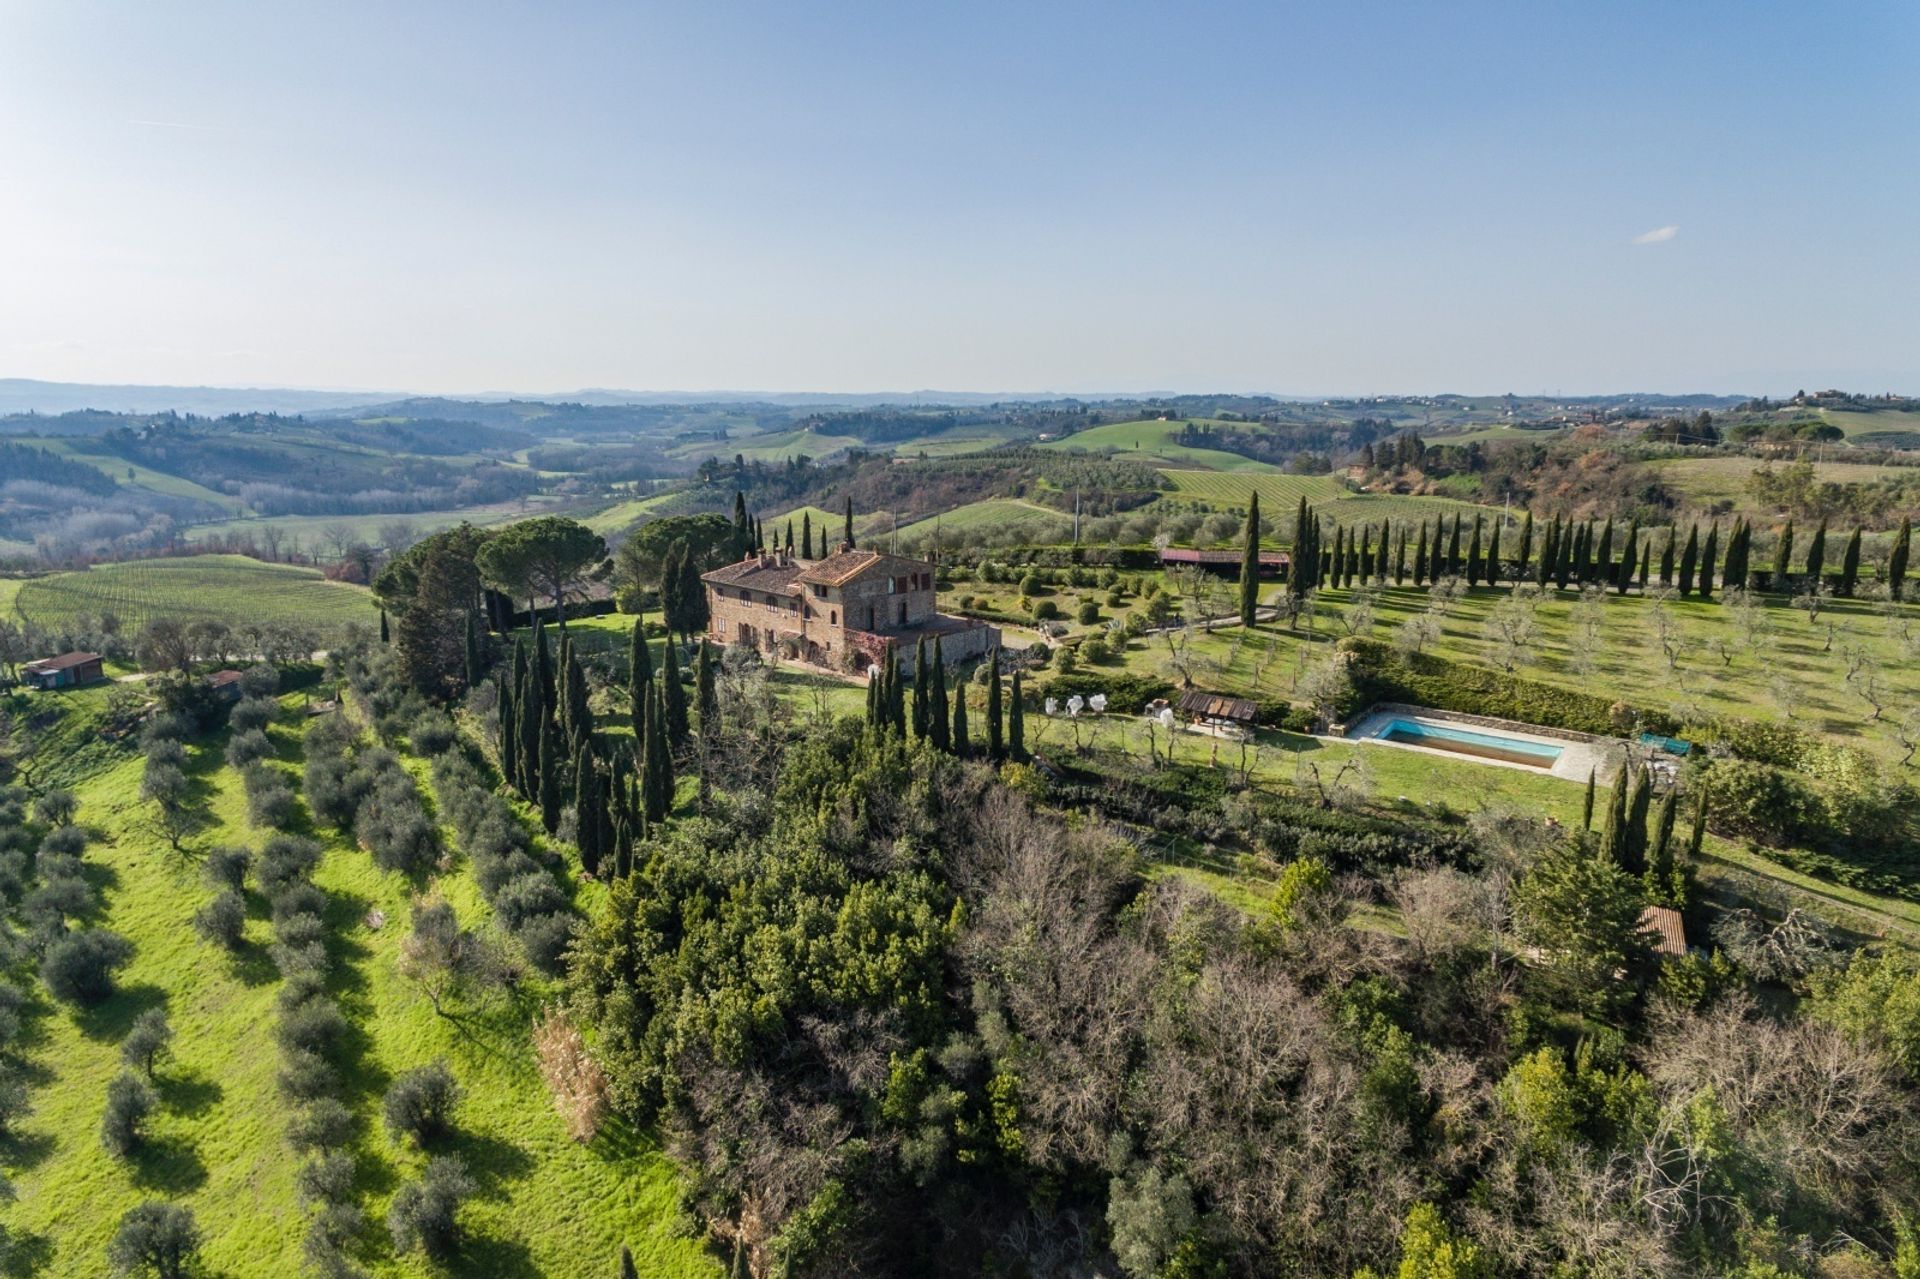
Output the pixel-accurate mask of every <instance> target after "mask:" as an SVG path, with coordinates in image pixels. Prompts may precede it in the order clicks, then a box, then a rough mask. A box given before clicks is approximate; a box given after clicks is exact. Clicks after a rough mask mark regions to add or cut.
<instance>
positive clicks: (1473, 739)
mask: <svg viewBox="0 0 1920 1279" xmlns="http://www.w3.org/2000/svg"><path fill="white" fill-rule="evenodd" d="M1375 736H1377V737H1378V738H1379V739H1380V740H1381V741H1384V742H1400V743H1402V744H1404V745H1407V746H1425V747H1426V748H1427V749H1429V750H1437V751H1452V752H1453V753H1455V754H1456V755H1472V756H1475V757H1476V758H1479V759H1497V760H1500V761H1501V762H1502V763H1507V764H1525V765H1528V766H1529V767H1532V768H1552V767H1553V765H1554V762H1555V761H1556V760H1558V759H1559V758H1560V753H1561V751H1562V750H1563V749H1564V748H1563V747H1559V746H1549V745H1547V744H1546V743H1545V742H1529V741H1526V740H1524V739H1522V738H1518V737H1503V736H1501V735H1500V734H1498V733H1487V732H1478V731H1475V730H1473V729H1467V728H1452V727H1450V726H1448V725H1445V724H1422V723H1418V722H1417V721H1414V720H1410V719H1396V720H1393V721H1391V722H1390V723H1388V725H1387V726H1386V727H1385V728H1383V729H1381V730H1380V731H1379V732H1378V733H1377V734H1375Z"/></svg>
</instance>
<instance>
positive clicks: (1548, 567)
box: [1533, 515, 1560, 590]
mask: <svg viewBox="0 0 1920 1279" xmlns="http://www.w3.org/2000/svg"><path fill="white" fill-rule="evenodd" d="M1559 534H1560V517H1559V516H1557V515H1556V516H1554V517H1553V518H1552V519H1550V520H1548V521H1547V531H1546V532H1545V533H1544V534H1542V535H1541V537H1540V558H1539V559H1537V560H1535V561H1534V564H1533V584H1534V585H1535V586H1537V587H1539V588H1540V589H1541V590H1545V589H1546V588H1547V582H1548V580H1549V579H1550V578H1552V576H1553V560H1554V555H1555V554H1556V553H1557V552H1558V551H1559V549H1560V536H1559Z"/></svg>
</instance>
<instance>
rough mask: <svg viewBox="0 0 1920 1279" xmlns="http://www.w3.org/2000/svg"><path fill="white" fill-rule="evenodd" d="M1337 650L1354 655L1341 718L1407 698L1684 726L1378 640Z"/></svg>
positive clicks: (1584, 719) (1555, 724)
mask: <svg viewBox="0 0 1920 1279" xmlns="http://www.w3.org/2000/svg"><path fill="white" fill-rule="evenodd" d="M1338 648H1339V651H1340V652H1342V653H1346V654H1350V655H1351V658H1350V662H1349V665H1348V674H1349V676H1350V677H1351V679H1352V682H1353V692H1352V694H1351V696H1350V697H1349V698H1348V701H1347V704H1346V705H1344V706H1341V707H1340V708H1339V713H1340V715H1341V716H1342V718H1346V717H1350V716H1352V715H1355V714H1357V713H1358V712H1360V711H1361V710H1364V709H1365V708H1366V707H1368V706H1371V705H1372V704H1373V703H1375V702H1406V703H1408V704H1410V705H1414V706H1430V707H1433V708H1434V709H1435V710H1443V711H1456V712H1459V713H1461V714H1466V715H1486V716H1489V717H1492V718H1495V719H1511V720H1517V721H1519V722H1521V723H1526V724H1544V725H1547V726H1549V727H1552V728H1563V729H1567V730H1569V731H1572V732H1576V733H1593V734H1596V735H1601V736H1609V735H1618V734H1621V733H1625V732H1630V731H1634V730H1636V729H1637V730H1640V731H1645V732H1653V733H1674V732H1677V731H1679V728H1680V721H1678V720H1677V719H1675V718H1674V717H1673V716H1671V715H1669V714H1667V713H1666V712H1664V711H1657V710H1650V709H1647V708H1644V707H1636V706H1631V705H1628V704H1626V703H1624V702H1617V701H1611V700H1609V699H1607V698H1605V697H1600V696H1597V695H1595V694H1593V693H1580V692H1575V691H1574V690H1572V689H1566V688H1556V687H1554V686H1553V685H1551V684H1538V683H1535V682H1533V681H1531V680H1524V679H1516V678H1514V677H1513V676H1511V675H1507V674H1503V673H1501V672H1499V671H1494V670H1489V669H1487V668H1484V667H1479V666H1474V665H1471V664H1470V663H1466V662H1455V661H1449V660H1448V659H1446V658H1444V657H1437V656H1435V655H1433V654H1431V653H1399V652H1396V651H1394V649H1393V648H1392V647H1391V646H1390V645H1387V644H1384V643H1381V642H1380V641H1378V640H1369V639H1361V638H1358V637H1352V638H1348V639H1343V640H1341V641H1340V643H1339V645H1338Z"/></svg>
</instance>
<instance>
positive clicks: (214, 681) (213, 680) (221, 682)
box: [207, 671, 240, 688]
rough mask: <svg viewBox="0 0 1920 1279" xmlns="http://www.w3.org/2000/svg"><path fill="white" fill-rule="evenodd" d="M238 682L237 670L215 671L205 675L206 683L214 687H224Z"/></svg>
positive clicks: (238, 674) (238, 673)
mask: <svg viewBox="0 0 1920 1279" xmlns="http://www.w3.org/2000/svg"><path fill="white" fill-rule="evenodd" d="M239 682H240V672H239V671H215V672H214V673H213V674H211V675H209V676H207V683H208V684H209V685H211V686H212V687H214V688H225V687H226V686H227V685H229V684H238V683H239Z"/></svg>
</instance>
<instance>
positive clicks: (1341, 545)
mask: <svg viewBox="0 0 1920 1279" xmlns="http://www.w3.org/2000/svg"><path fill="white" fill-rule="evenodd" d="M1259 512H1260V507H1259V499H1258V497H1257V496H1256V497H1255V499H1254V501H1253V503H1252V505H1251V507H1250V510H1249V514H1248V520H1247V535H1246V546H1245V551H1244V557H1243V559H1242V562H1241V567H1240V618H1241V622H1242V623H1243V624H1245V625H1251V624H1252V622H1253V611H1254V606H1253V601H1254V592H1255V590H1256V584H1257V581H1258V575H1259V551H1258V547H1259V519H1260V514H1259ZM1294 518H1295V525H1294V527H1295V529H1296V530H1297V532H1296V534H1295V538H1294V553H1293V561H1294V562H1293V564H1292V566H1291V570H1290V573H1289V582H1288V590H1289V592H1290V593H1292V594H1294V595H1302V594H1305V593H1306V592H1307V591H1309V590H1313V589H1316V588H1318V587H1321V586H1331V587H1337V588H1345V587H1348V586H1351V585H1352V584H1353V583H1354V582H1356V581H1358V582H1360V583H1362V584H1365V583H1368V582H1375V583H1378V584H1380V585H1385V584H1386V582H1387V580H1388V578H1389V577H1391V579H1392V581H1393V584H1394V585H1395V586H1402V585H1405V584H1406V582H1407V580H1408V578H1409V576H1411V578H1412V581H1413V584H1414V585H1415V586H1424V585H1426V584H1427V583H1428V582H1430V581H1439V580H1440V579H1441V578H1443V577H1448V576H1456V577H1463V578H1465V580H1466V582H1467V584H1468V585H1469V586H1475V585H1480V584H1482V583H1484V584H1486V585H1489V586H1495V585H1499V584H1500V583H1501V582H1503V581H1506V582H1520V581H1523V580H1525V579H1526V578H1528V577H1531V578H1532V579H1533V581H1534V583H1535V584H1536V585H1538V586H1542V587H1545V586H1549V585H1552V586H1555V587H1558V588H1560V589H1562V590H1564V589H1566V588H1567V587H1569V586H1585V585H1588V584H1589V583H1601V584H1604V585H1607V586H1611V587H1612V588H1613V589H1614V590H1616V591H1619V592H1622V593H1624V592H1626V591H1628V590H1629V589H1632V588H1633V587H1635V586H1637V587H1639V589H1641V590H1643V591H1644V590H1645V589H1646V588H1647V585H1648V583H1649V582H1659V583H1664V584H1668V585H1672V586H1675V587H1676V588H1677V589H1678V590H1679V591H1680V593H1681V594H1682V595H1693V594H1695V593H1696V592H1697V593H1698V594H1699V596H1700V598H1702V599H1711V598H1712V597H1713V588H1714V584H1715V579H1716V576H1717V578H1718V581H1719V584H1720V585H1721V586H1723V587H1726V586H1741V585H1745V584H1746V582H1747V580H1748V576H1749V571H1750V559H1751V553H1752V544H1753V526H1752V525H1751V524H1750V523H1749V522H1748V521H1746V520H1736V521H1735V522H1734V524H1733V527H1732V529H1731V530H1730V531H1729V533H1728V537H1727V544H1726V556H1725V560H1724V562H1723V561H1722V560H1721V553H1720V526H1719V524H1717V523H1715V524H1712V525H1710V526H1709V527H1708V529H1707V535H1706V539H1705V541H1704V542H1702V540H1701V537H1700V526H1699V525H1698V524H1697V523H1696V524H1694V525H1693V526H1692V527H1691V528H1689V529H1688V531H1687V538H1686V542H1685V544H1684V545H1681V544H1680V543H1679V540H1678V530H1677V529H1669V530H1668V531H1667V535H1666V537H1665V538H1664V539H1663V540H1662V542H1661V545H1660V548H1659V551H1658V553H1657V555H1656V552H1655V549H1654V537H1653V535H1652V534H1651V533H1648V534H1646V535H1644V536H1643V535H1642V532H1641V529H1640V526H1639V522H1638V521H1629V522H1628V524H1627V526H1626V530H1625V533H1624V534H1623V535H1622V536H1621V537H1619V538H1618V539H1617V540H1616V538H1615V529H1614V522H1613V521H1612V520H1611V519H1609V520H1607V521H1605V522H1604V523H1603V524H1601V525H1600V526H1599V527H1598V529H1597V531H1596V527H1595V525H1594V524H1593V523H1592V522H1591V521H1572V520H1568V521H1564V522H1563V521H1562V520H1561V519H1560V517H1559V516H1554V517H1553V518H1552V520H1551V521H1550V522H1549V523H1548V525H1547V527H1546V528H1545V530H1544V531H1543V533H1542V535H1541V536H1540V538H1539V545H1538V548H1537V552H1538V553H1537V554H1536V547H1535V529H1534V522H1533V515H1532V513H1531V512H1529V513H1528V514H1527V515H1526V517H1525V520H1524V521H1523V523H1522V524H1521V527H1520V545H1519V547H1518V548H1517V553H1516V554H1515V555H1514V556H1513V557H1512V558H1511V559H1508V558H1504V557H1503V556H1502V555H1501V547H1500V532H1501V525H1500V524H1499V523H1498V522H1495V523H1494V524H1493V525H1492V526H1491V529H1490V530H1489V529H1488V528H1487V526H1486V523H1485V520H1484V517H1482V516H1480V515H1475V516H1474V517H1473V524H1472V526H1471V529H1470V530H1467V529H1466V526H1465V525H1464V523H1463V520H1462V517H1461V516H1459V515H1455V516H1454V517H1453V520H1452V527H1451V529H1449V528H1448V526H1447V521H1446V520H1445V519H1443V518H1435V519H1434V520H1432V521H1431V522H1430V523H1429V522H1428V521H1425V520H1422V521H1420V522H1419V523H1418V524H1417V525H1416V526H1415V531H1414V532H1413V533H1412V534H1411V537H1412V542H1411V546H1410V545H1409V537H1410V534H1409V531H1408V529H1407V527H1406V525H1405V524H1401V525H1400V526H1398V528H1397V529H1396V528H1395V527H1394V526H1393V525H1392V523H1391V522H1390V521H1387V520H1382V521H1381V523H1380V525H1379V529H1378V540H1377V541H1376V540H1375V529H1374V526H1372V525H1365V526H1362V527H1361V528H1360V529H1359V530H1358V531H1357V532H1355V531H1354V530H1350V529H1348V528H1346V527H1345V526H1336V527H1335V528H1334V530H1333V542H1332V545H1331V546H1327V545H1326V532H1325V529H1324V528H1323V527H1322V522H1321V519H1320V517H1319V516H1318V515H1316V514H1314V512H1313V511H1312V508H1310V507H1309V506H1308V505H1307V500H1306V498H1305V497H1304V496H1303V497H1302V498H1301V499H1300V505H1299V509H1298V512H1297V513H1296V515H1295V517H1294ZM1912 536H1913V532H1912V525H1911V522H1910V521H1908V520H1902V521H1901V522H1900V529H1899V532H1898V533H1896V534H1895V536H1894V543H1893V548H1892V551H1891V553H1890V554H1889V556H1888V561H1887V575H1888V579H1889V581H1890V582H1891V583H1892V587H1893V590H1894V592H1895V595H1896V596H1899V595H1901V594H1903V593H1904V585H1905V581H1906V574H1907V563H1908V557H1909V555H1910V552H1911V546H1912ZM1826 543H1827V525H1826V521H1824V520H1822V521H1821V523H1820V527H1819V529H1818V530H1817V531H1816V532H1815V534H1814V537H1813V540H1812V542H1811V543H1810V545H1809V546H1808V548H1807V557H1806V562H1805V577H1806V578H1807V579H1808V580H1810V581H1823V580H1825V579H1824V574H1825V569H1826ZM1860 543H1861V530H1859V529H1857V528H1856V529H1855V530H1854V531H1853V533H1852V535H1851V536H1850V537H1849V538H1848V539H1847V542H1846V544H1845V547H1844V549H1843V551H1842V553H1841V559H1840V574H1839V593H1840V594H1841V595H1852V594H1853V592H1854V590H1855V589H1856V587H1857V585H1858V582H1859V574H1860ZM1463 545H1464V551H1463ZM1410 549H1411V561H1410V562H1409V550H1410ZM1792 557H1793V521H1791V520H1789V521H1787V523H1786V526H1785V527H1784V528H1783V529H1782V531H1781V534H1780V537H1779V539H1778V540H1777V541H1776V543H1775V558H1774V572H1773V585H1774V589H1776V590H1785V589H1788V587H1789V586H1790V585H1791V583H1792V581H1793V575H1792V573H1791V572H1790V568H1791V564H1792ZM1656 565H1657V570H1658V574H1657V576H1656V575H1655V570H1656Z"/></svg>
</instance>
